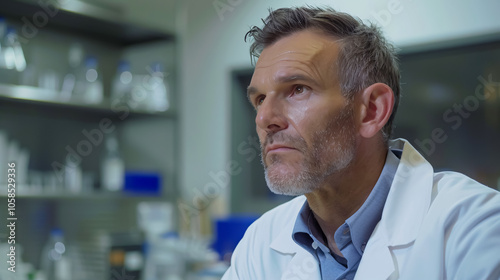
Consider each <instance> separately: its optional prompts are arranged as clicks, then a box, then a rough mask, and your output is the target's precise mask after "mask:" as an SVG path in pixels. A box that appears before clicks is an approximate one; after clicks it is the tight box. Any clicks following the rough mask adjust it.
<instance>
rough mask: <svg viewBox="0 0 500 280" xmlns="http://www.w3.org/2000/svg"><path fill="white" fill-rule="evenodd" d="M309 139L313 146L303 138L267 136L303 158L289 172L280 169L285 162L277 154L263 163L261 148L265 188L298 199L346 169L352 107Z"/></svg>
mask: <svg viewBox="0 0 500 280" xmlns="http://www.w3.org/2000/svg"><path fill="white" fill-rule="evenodd" d="M312 139H313V143H312V147H310V148H308V147H307V144H306V142H305V140H304V139H303V138H302V137H294V136H289V135H286V134H284V133H283V132H277V133H276V134H273V135H270V136H268V140H266V141H268V142H272V141H277V140H279V141H280V142H284V143H287V144H289V145H291V146H293V147H295V148H297V149H298V150H299V151H300V152H302V156H303V159H302V161H301V162H300V163H299V170H292V167H290V166H288V167H289V168H284V167H283V165H287V162H285V160H284V159H283V158H282V157H281V156H280V155H270V156H268V164H266V163H265V161H264V158H263V157H264V155H263V149H261V150H262V153H261V161H262V164H263V166H264V169H265V178H266V182H267V186H268V187H269V189H270V190H271V191H272V192H273V193H276V194H282V195H290V196H297V195H303V194H306V193H310V192H313V191H315V190H317V189H319V188H320V187H321V185H322V184H323V183H324V182H325V181H326V179H327V178H328V177H330V176H332V175H334V174H335V173H341V172H342V171H343V170H345V169H346V168H347V167H348V166H349V164H350V163H351V162H352V160H353V158H354V155H355V146H356V144H355V136H354V121H353V108H352V106H351V105H347V106H346V107H345V108H344V109H343V110H342V112H341V113H340V114H339V115H338V117H337V118H335V119H333V120H332V121H331V122H330V123H328V124H327V126H326V128H325V129H324V130H321V131H317V132H316V133H315V134H314V135H313V138H312ZM262 146H264V145H262ZM280 165H281V166H280Z"/></svg>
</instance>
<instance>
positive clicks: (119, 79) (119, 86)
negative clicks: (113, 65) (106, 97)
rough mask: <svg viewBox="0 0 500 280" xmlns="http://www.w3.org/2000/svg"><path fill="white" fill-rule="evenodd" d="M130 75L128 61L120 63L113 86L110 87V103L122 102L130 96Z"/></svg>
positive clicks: (131, 77)
mask: <svg viewBox="0 0 500 280" xmlns="http://www.w3.org/2000/svg"><path fill="white" fill-rule="evenodd" d="M132 79H133V76H132V73H131V72H130V63H129V62H128V61H124V60H123V61H121V62H120V63H119V64H118V69H117V71H116V74H115V77H114V79H113V84H112V86H111V102H113V101H114V100H117V99H119V100H122V101H125V100H123V98H127V96H129V95H130V91H131V90H132Z"/></svg>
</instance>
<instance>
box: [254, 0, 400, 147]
mask: <svg viewBox="0 0 500 280" xmlns="http://www.w3.org/2000/svg"><path fill="white" fill-rule="evenodd" d="M262 21H263V23H264V27H263V28H262V29H261V28H259V27H257V26H254V27H252V28H251V29H250V31H248V32H247V33H246V35H245V41H246V40H247V38H250V37H251V38H253V40H254V41H253V43H252V45H251V47H250V55H251V56H252V57H254V58H258V57H259V56H260V53H261V52H262V50H263V49H264V48H266V47H267V46H270V45H272V44H273V43H275V42H276V41H278V40H279V39H281V38H283V37H285V36H287V35H290V34H292V33H294V32H298V31H301V30H305V29H309V28H315V29H318V30H321V31H323V32H325V33H326V34H328V35H332V36H333V37H334V38H336V39H338V40H339V43H340V52H339V57H338V61H337V68H338V69H339V71H337V73H338V75H339V76H338V79H339V81H340V87H341V91H342V94H344V96H346V97H347V98H349V99H352V98H353V97H354V94H355V93H357V92H360V91H362V90H363V89H365V88H367V87H368V86H370V85H372V84H374V83H379V82H380V83H384V84H386V85H388V86H389V87H390V88H391V89H392V90H393V92H394V100H395V102H394V108H393V110H392V114H391V116H390V118H389V120H388V121H387V123H386V124H385V126H384V128H383V130H382V132H383V135H384V139H385V140H387V139H388V138H389V137H391V135H392V123H393V120H394V116H395V115H396V111H397V108H398V104H399V96H400V83H399V80H400V74H399V66H398V59H397V55H396V48H395V47H394V46H393V45H392V44H390V43H389V42H388V41H387V40H386V39H385V38H384V36H383V35H382V32H381V31H380V29H379V28H378V27H376V26H375V25H373V24H371V25H370V26H368V25H365V24H364V23H363V22H362V21H361V20H359V19H355V18H354V17H352V16H351V15H349V14H346V13H341V12H337V11H335V10H334V9H332V8H317V7H311V6H305V7H296V8H281V9H278V10H274V11H272V10H270V11H269V16H268V17H267V18H266V19H263V20H262Z"/></svg>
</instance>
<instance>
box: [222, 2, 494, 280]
mask: <svg viewBox="0 0 500 280" xmlns="http://www.w3.org/2000/svg"><path fill="white" fill-rule="evenodd" d="M264 24H265V25H264V27H263V28H262V29H260V28H258V27H253V28H252V29H251V30H250V31H249V32H248V33H247V36H249V37H252V38H253V39H254V43H253V44H252V46H251V54H253V55H254V56H256V57H258V61H257V63H256V66H255V71H254V74H253V77H252V80H251V83H250V85H249V87H248V97H249V100H250V102H251V103H252V105H253V106H254V107H255V109H256V112H257V116H256V119H255V121H256V127H257V128H256V129H257V133H258V135H259V138H260V141H261V146H262V163H263V165H264V167H265V175H266V180H267V184H268V186H269V188H270V189H271V190H272V191H273V192H275V193H279V194H286V195H297V196H298V197H297V198H295V199H293V200H291V201H290V202H288V203H285V204H283V205H281V206H279V207H277V208H275V209H273V210H271V211H269V212H267V213H266V214H264V215H263V216H262V217H261V218H259V219H258V220H257V221H256V222H255V223H253V224H252V225H251V226H250V227H249V228H248V230H247V232H246V233H245V236H244V237H243V239H242V240H241V242H240V244H239V245H238V246H237V248H236V250H235V252H234V254H233V257H232V260H231V267H230V268H229V269H228V271H227V272H226V274H225V275H224V277H223V279H225V280H226V279H242V280H243V279H249V280H275V279H308V280H309V279H368V280H377V279H419V280H420V279H426V280H428V279H500V194H499V193H498V192H496V191H494V190H493V189H490V188H487V187H486V186H483V185H480V184H479V183H477V182H475V181H473V180H471V179H469V178H467V177H465V176H464V175H461V174H458V173H453V172H443V173H434V171H433V169H432V166H431V165H430V164H429V163H428V162H427V161H426V160H425V159H424V158H423V157H422V156H421V155H420V154H419V153H418V152H417V151H416V150H415V149H414V148H413V147H412V146H411V145H410V144H409V143H408V142H407V141H405V140H402V139H398V140H395V141H389V140H388V139H389V137H390V136H391V126H392V120H393V118H394V113H395V111H396V108H397V105H398V100H399V91H400V89H399V70H398V65H397V59H396V55H395V51H394V48H393V47H392V46H391V45H390V44H389V43H387V42H386V40H385V39H384V38H383V36H382V35H381V33H380V31H379V30H378V29H377V28H375V27H371V26H366V25H364V24H363V23H362V22H360V21H358V20H356V19H354V18H353V17H351V16H349V15H347V14H344V13H339V12H336V11H334V10H332V9H318V8H311V7H302V8H293V9H279V10H276V11H272V12H271V14H270V15H269V16H268V17H267V19H266V20H265V21H264Z"/></svg>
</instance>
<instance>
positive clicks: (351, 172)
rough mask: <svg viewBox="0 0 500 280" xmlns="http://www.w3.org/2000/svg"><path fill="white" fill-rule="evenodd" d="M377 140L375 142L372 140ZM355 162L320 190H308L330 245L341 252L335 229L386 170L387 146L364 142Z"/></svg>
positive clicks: (331, 178) (355, 209)
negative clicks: (383, 170)
mask: <svg viewBox="0 0 500 280" xmlns="http://www.w3.org/2000/svg"><path fill="white" fill-rule="evenodd" d="M372 144H373V143H372ZM357 151H358V152H357V154H356V156H355V158H354V159H353V161H352V162H351V164H350V165H349V166H348V167H347V168H346V170H343V171H342V172H339V173H338V174H334V175H332V176H331V177H330V178H328V181H327V182H325V183H323V184H322V186H321V187H320V188H318V189H317V190H316V191H314V192H311V193H308V194H306V195H305V196H306V198H307V201H308V203H309V207H310V208H311V210H312V211H313V213H314V216H315V217H316V220H317V221H318V224H319V226H320V227H321V229H322V231H323V233H324V234H325V236H326V238H327V242H328V244H325V245H327V246H328V247H330V249H331V250H332V251H334V252H335V253H337V254H338V255H341V253H340V251H339V250H338V249H337V246H336V245H335V241H334V238H333V236H334V234H335V231H336V230H337V229H338V228H339V227H340V226H341V225H342V224H343V223H344V222H345V220H346V219H347V218H349V217H350V216H352V215H353V214H354V213H355V212H356V211H357V210H358V209H359V208H360V207H361V205H363V203H364V202H365V200H366V199H367V198H368V196H369V195H370V192H371V191H372V189H373V187H374V186H375V184H376V183H377V180H378V178H379V176H380V173H381V172H382V169H383V167H384V164H385V158H386V155H387V148H386V147H385V146H382V147H381V148H380V147H377V148H374V146H373V145H363V144H360V146H359V147H358V150H357Z"/></svg>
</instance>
